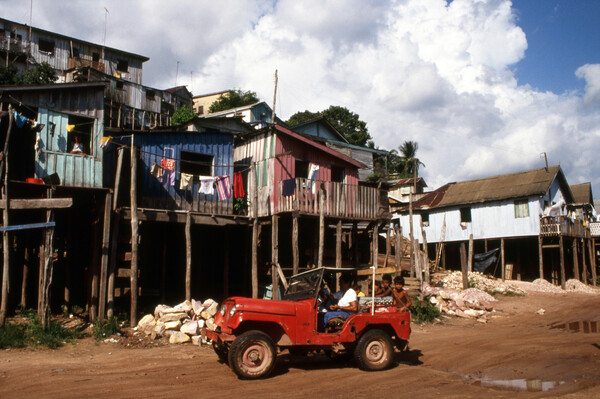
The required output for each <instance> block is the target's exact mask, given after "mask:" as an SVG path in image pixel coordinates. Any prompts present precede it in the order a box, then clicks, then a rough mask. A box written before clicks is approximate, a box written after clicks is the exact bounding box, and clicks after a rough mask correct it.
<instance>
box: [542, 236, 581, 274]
mask: <svg viewBox="0 0 600 399" xmlns="http://www.w3.org/2000/svg"><path fill="white" fill-rule="evenodd" d="M576 256H577V255H576ZM538 261H539V267H540V278H542V279H543V278H544V251H543V246H542V236H541V235H540V236H538Z"/></svg>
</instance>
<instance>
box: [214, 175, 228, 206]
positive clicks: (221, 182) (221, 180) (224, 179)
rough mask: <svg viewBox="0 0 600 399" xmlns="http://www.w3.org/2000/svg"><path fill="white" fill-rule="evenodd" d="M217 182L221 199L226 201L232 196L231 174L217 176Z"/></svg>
mask: <svg viewBox="0 0 600 399" xmlns="http://www.w3.org/2000/svg"><path fill="white" fill-rule="evenodd" d="M215 181H216V183H217V193H218V194H219V199H220V200H221V201H226V200H228V199H229V198H231V183H229V176H228V175H225V176H215Z"/></svg>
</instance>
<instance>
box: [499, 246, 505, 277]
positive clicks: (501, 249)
mask: <svg viewBox="0 0 600 399" xmlns="http://www.w3.org/2000/svg"><path fill="white" fill-rule="evenodd" d="M500 261H501V262H502V272H501V273H502V281H504V280H505V276H506V260H505V258H504V238H501V239H500Z"/></svg>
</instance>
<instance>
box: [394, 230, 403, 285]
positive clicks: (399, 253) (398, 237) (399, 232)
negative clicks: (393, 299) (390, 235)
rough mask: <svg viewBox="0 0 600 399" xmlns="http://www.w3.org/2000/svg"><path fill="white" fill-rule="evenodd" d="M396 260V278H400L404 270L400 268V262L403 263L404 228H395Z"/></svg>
mask: <svg viewBox="0 0 600 399" xmlns="http://www.w3.org/2000/svg"><path fill="white" fill-rule="evenodd" d="M394 239H395V243H394V260H395V262H394V263H395V264H396V267H395V270H394V272H395V274H396V276H400V275H401V273H402V269H401V266H400V262H401V261H402V228H401V227H395V226H394Z"/></svg>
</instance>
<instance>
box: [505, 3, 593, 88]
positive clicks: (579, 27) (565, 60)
mask: <svg viewBox="0 0 600 399" xmlns="http://www.w3.org/2000/svg"><path fill="white" fill-rule="evenodd" d="M513 8H514V9H515V11H516V12H515V13H516V14H517V21H516V22H517V24H518V25H519V26H521V28H522V29H523V31H524V32H525V35H526V36H527V45H528V47H527V51H526V52H525V58H523V59H522V60H521V61H520V62H518V63H517V64H516V65H515V66H514V71H515V75H516V77H517V79H518V81H519V84H524V83H529V84H530V85H531V86H532V87H534V88H537V89H539V90H542V91H546V90H550V91H552V92H554V93H557V94H562V93H563V92H565V91H570V90H580V91H581V90H583V87H584V84H585V82H584V81H583V80H582V79H577V77H576V76H575V70H576V69H577V68H578V67H580V66H581V65H584V64H592V63H600V1H599V0H513Z"/></svg>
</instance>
